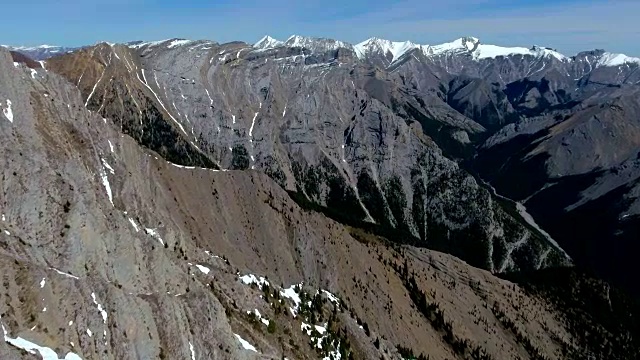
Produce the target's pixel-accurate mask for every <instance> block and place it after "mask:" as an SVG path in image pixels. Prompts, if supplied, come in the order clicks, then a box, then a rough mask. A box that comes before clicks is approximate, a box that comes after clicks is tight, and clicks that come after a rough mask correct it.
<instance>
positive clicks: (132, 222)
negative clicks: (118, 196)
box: [128, 218, 140, 232]
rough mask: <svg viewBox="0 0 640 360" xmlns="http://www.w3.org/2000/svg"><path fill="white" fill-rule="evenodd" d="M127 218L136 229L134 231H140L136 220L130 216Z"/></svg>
mask: <svg viewBox="0 0 640 360" xmlns="http://www.w3.org/2000/svg"><path fill="white" fill-rule="evenodd" d="M128 220H129V222H130V223H131V226H133V228H134V229H135V230H136V232H138V231H140V228H139V227H138V224H136V222H135V221H134V220H133V219H132V218H128Z"/></svg>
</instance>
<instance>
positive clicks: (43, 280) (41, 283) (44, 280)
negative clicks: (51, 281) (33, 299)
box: [40, 278, 47, 289]
mask: <svg viewBox="0 0 640 360" xmlns="http://www.w3.org/2000/svg"><path fill="white" fill-rule="evenodd" d="M46 283H47V280H46V279H45V278H42V280H40V289H42V288H43V287H44V285H45V284H46Z"/></svg>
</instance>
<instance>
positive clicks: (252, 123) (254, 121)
mask: <svg viewBox="0 0 640 360" xmlns="http://www.w3.org/2000/svg"><path fill="white" fill-rule="evenodd" d="M258 114H259V113H255V114H254V115H253V120H251V127H250V128H249V142H253V127H254V126H255V124H256V118H257V117H258Z"/></svg>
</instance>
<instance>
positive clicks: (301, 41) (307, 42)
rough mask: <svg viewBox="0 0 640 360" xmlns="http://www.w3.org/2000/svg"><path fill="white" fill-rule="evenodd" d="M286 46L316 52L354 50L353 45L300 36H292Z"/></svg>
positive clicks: (285, 43)
mask: <svg viewBox="0 0 640 360" xmlns="http://www.w3.org/2000/svg"><path fill="white" fill-rule="evenodd" d="M284 45H285V46H288V47H301V48H307V49H309V50H311V51H314V52H322V51H328V50H337V49H338V48H352V45H351V44H348V43H346V42H343V41H339V40H334V39H327V38H316V37H308V36H300V35H292V36H290V37H289V38H288V39H287V41H285V42H284Z"/></svg>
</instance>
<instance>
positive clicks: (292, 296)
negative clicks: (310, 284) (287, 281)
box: [280, 284, 302, 317]
mask: <svg viewBox="0 0 640 360" xmlns="http://www.w3.org/2000/svg"><path fill="white" fill-rule="evenodd" d="M297 286H302V284H300V285H292V286H290V287H289V288H286V289H283V290H281V291H280V295H281V296H283V297H285V298H287V299H289V300H291V301H293V303H294V304H295V306H294V307H292V308H289V309H290V310H291V314H292V315H293V316H294V317H295V316H297V315H298V309H299V308H300V302H302V300H301V299H300V295H298V293H297V291H296V287H297Z"/></svg>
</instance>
